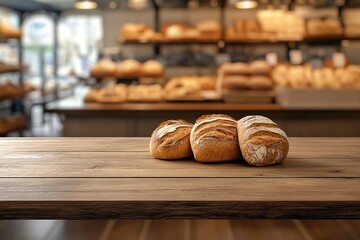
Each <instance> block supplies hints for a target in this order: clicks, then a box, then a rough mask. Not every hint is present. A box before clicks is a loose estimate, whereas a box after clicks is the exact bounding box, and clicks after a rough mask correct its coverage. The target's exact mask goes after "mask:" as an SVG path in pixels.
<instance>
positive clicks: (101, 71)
mask: <svg viewBox="0 0 360 240" xmlns="http://www.w3.org/2000/svg"><path fill="white" fill-rule="evenodd" d="M115 74H116V63H115V62H113V61H111V60H109V59H102V60H100V61H99V62H97V63H96V64H95V65H94V66H93V67H92V68H91V69H90V76H91V77H94V78H105V77H114V76H115Z"/></svg>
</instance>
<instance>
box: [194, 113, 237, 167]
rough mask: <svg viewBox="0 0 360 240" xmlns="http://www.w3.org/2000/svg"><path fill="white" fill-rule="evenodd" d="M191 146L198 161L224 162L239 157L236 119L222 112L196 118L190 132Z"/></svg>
mask: <svg viewBox="0 0 360 240" xmlns="http://www.w3.org/2000/svg"><path fill="white" fill-rule="evenodd" d="M190 142H191V148H192V150H193V153H194V157H195V159H196V160H197V161H199V162H225V161H232V160H236V159H238V158H239V157H240V149H239V143H238V137H237V131H236V121H235V119H233V118H232V117H230V116H228V115H224V114H212V115H204V116H201V117H200V118H198V119H197V120H196V122H195V125H194V126H193V129H192V130H191V134H190Z"/></svg>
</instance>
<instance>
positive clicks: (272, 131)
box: [237, 116, 289, 166]
mask: <svg viewBox="0 0 360 240" xmlns="http://www.w3.org/2000/svg"><path fill="white" fill-rule="evenodd" d="M237 129H238V137H239V145H240V149H241V153H242V155H243V158H244V159H245V161H246V162H247V163H248V164H250V165H252V166H269V165H275V164H279V163H281V162H282V161H283V160H284V159H285V158H286V156H287V154H288V152H289V142H288V139H287V136H286V134H285V132H284V131H283V130H281V129H280V128H279V126H278V125H277V124H276V123H274V122H273V121H272V120H270V119H269V118H266V117H263V116H247V117H244V118H242V119H240V120H239V121H238V123H237Z"/></svg>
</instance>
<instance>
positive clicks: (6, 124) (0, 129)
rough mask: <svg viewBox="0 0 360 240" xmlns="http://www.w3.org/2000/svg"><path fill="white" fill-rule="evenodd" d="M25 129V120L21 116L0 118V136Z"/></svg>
mask: <svg viewBox="0 0 360 240" xmlns="http://www.w3.org/2000/svg"><path fill="white" fill-rule="evenodd" d="M25 127H26V119H25V116H23V115H20V114H19V115H14V116H8V117H0V135H3V134H7V133H9V132H13V131H17V130H22V129H24V128H25Z"/></svg>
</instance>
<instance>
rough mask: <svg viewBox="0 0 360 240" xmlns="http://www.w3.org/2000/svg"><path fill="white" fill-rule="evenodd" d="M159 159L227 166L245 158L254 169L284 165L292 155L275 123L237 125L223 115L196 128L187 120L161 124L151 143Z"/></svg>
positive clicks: (250, 120) (251, 120)
mask: <svg viewBox="0 0 360 240" xmlns="http://www.w3.org/2000/svg"><path fill="white" fill-rule="evenodd" d="M149 147H150V153H151V155H152V156H153V157H155V158H158V159H169V160H171V159H182V158H190V157H192V156H194V158H195V160H196V161H198V162H226V161H234V160H238V159H241V156H242V158H243V159H244V160H245V161H246V162H247V163H248V164H249V165H251V166H269V165H275V164H279V163H281V162H282V161H283V160H284V159H285V158H286V156H287V154H288V151H289V142H288V140H287V136H286V134H285V133H284V131H282V130H281V129H280V128H279V126H278V125H277V124H276V123H274V122H273V121H272V120H270V119H268V118H266V117H263V116H247V117H245V118H242V119H240V120H239V121H236V120H235V119H234V118H232V117H230V116H228V115H223V114H212V115H204V116H202V117H200V118H198V119H197V120H196V122H195V124H194V125H192V124H191V123H188V122H186V121H184V120H170V121H166V122H163V123H161V124H160V125H159V126H158V127H157V128H156V129H155V131H154V132H153V134H152V136H151V140H150V146H149Z"/></svg>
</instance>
